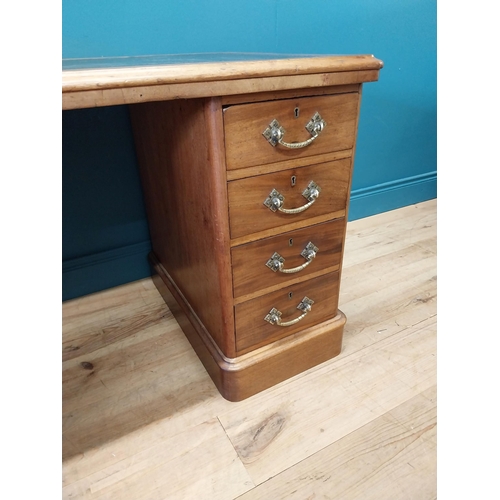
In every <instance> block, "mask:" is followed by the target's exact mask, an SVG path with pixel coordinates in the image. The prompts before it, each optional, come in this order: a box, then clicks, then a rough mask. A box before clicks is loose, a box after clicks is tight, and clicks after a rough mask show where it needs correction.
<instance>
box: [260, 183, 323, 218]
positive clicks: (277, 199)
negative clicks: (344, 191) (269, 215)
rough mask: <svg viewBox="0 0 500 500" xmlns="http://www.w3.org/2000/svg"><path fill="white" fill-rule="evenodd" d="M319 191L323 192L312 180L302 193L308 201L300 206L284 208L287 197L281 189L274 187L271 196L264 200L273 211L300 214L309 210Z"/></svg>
mask: <svg viewBox="0 0 500 500" xmlns="http://www.w3.org/2000/svg"><path fill="white" fill-rule="evenodd" d="M319 193H321V188H320V187H319V186H318V185H317V184H316V183H315V182H314V181H311V182H310V183H309V184H308V185H307V187H306V189H304V191H303V193H302V196H303V197H304V198H305V199H306V200H307V201H308V203H306V204H305V205H302V206H301V207H298V208H283V204H284V202H285V197H284V196H283V195H282V194H281V193H280V192H279V191H277V190H276V189H273V190H272V191H271V192H270V193H269V196H268V197H267V198H266V199H265V200H264V205H265V206H266V207H268V208H269V210H272V211H273V212H276V210H279V211H280V212H281V213H284V214H298V213H300V212H303V211H304V210H307V209H308V208H309V207H310V206H311V205H312V204H313V203H314V202H315V201H316V200H317V199H318V197H319Z"/></svg>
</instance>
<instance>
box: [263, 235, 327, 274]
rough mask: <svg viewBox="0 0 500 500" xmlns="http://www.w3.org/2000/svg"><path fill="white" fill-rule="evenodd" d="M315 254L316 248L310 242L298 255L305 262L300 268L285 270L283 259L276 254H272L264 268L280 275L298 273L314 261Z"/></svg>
mask: <svg viewBox="0 0 500 500" xmlns="http://www.w3.org/2000/svg"><path fill="white" fill-rule="evenodd" d="M317 253H318V247H317V246H316V245H314V244H313V243H312V242H311V241H310V242H309V243H308V244H307V245H306V247H305V248H304V250H302V252H301V253H300V255H302V257H304V259H306V262H304V264H302V265H301V266H297V267H292V268H291V269H285V268H284V265H285V259H284V257H282V256H281V255H280V254H279V253H278V252H274V253H273V255H272V256H271V258H270V259H269V260H268V261H267V262H266V266H267V267H268V268H269V269H271V271H274V272H276V271H279V272H280V273H286V274H291V273H298V272H299V271H302V269H305V268H306V267H307V266H308V265H309V264H310V263H311V262H312V261H313V260H314V257H316V254H317Z"/></svg>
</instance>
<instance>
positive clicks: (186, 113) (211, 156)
mask: <svg viewBox="0 0 500 500" xmlns="http://www.w3.org/2000/svg"><path fill="white" fill-rule="evenodd" d="M130 114H131V122H132V125H133V130H134V136H135V141H136V150H137V156H138V159H139V165H140V173H141V180H142V184H143V186H144V190H145V192H146V193H147V196H145V204H146V209H147V213H148V222H149V230H150V234H151V244H152V248H153V252H154V253H155V255H156V257H157V258H158V260H159V261H160V263H161V264H162V265H163V266H164V267H165V269H166V270H167V272H168V273H169V274H170V276H172V278H173V280H174V281H175V283H176V284H177V285H178V286H179V288H180V290H181V291H182V293H183V294H184V296H185V297H186V299H187V301H188V302H189V304H191V306H192V307H193V308H194V310H195V311H196V314H197V315H198V317H199V318H200V320H201V321H202V323H203V324H204V325H205V326H206V328H207V329H208V330H209V331H210V332H211V335H212V336H213V338H214V340H215V341H216V342H217V344H218V345H219V347H220V349H221V350H222V351H223V352H224V353H225V355H227V356H233V355H234V319H233V310H232V307H231V304H232V298H233V296H232V283H231V269H230V265H231V262H230V246H229V227H228V220H227V212H228V202H227V191H226V178H225V171H226V170H225V164H224V158H223V151H224V149H223V144H222V142H223V137H222V118H221V115H222V113H221V105H220V99H208V100H203V99H200V100H195V99H191V100H185V101H168V102H157V103H150V104H141V105H136V106H131V108H130ZM195 146H196V147H195ZM187 170H189V172H190V175H186V171H187ZM193 228H195V230H194V229H193Z"/></svg>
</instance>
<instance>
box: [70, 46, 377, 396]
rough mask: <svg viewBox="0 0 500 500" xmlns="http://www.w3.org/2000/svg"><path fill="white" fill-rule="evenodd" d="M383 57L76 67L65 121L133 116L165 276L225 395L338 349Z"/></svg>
mask: <svg viewBox="0 0 500 500" xmlns="http://www.w3.org/2000/svg"><path fill="white" fill-rule="evenodd" d="M381 68H382V62H381V61H380V60H378V59H376V58H375V57H373V56H370V55H359V56H318V57H300V56H293V57H283V56H276V55H274V56H273V55H253V56H252V55H242V54H215V55H214V54H212V55H191V56H150V57H130V58H117V59H91V60H66V61H64V64H63V85H62V98H63V109H76V108H89V107H96V106H112V105H121V104H127V105H129V109H130V117H131V122H132V127H133V130H134V136H135V143H136V151H137V157H138V160H139V165H140V174H141V179H142V185H143V190H144V195H145V203H146V211H147V214H148V223H149V228H150V234H151V244H152V253H151V255H150V262H151V265H152V268H153V269H154V273H153V279H154V282H155V284H156V286H157V288H158V290H159V291H160V293H161V294H162V296H163V298H164V299H165V301H166V302H167V304H168V306H169V307H170V309H171V311H172V312H173V314H174V316H175V317H176V319H177V321H178V322H179V324H180V326H181V328H182V330H183V331H184V333H185V334H186V336H187V338H188V339H189V341H190V343H191V345H192V346H193V348H194V350H195V351H196V353H197V355H198V356H199V358H200V359H201V361H202V362H203V364H204V366H205V368H206V370H207V371H208V373H209V374H210V376H211V377H212V379H213V381H214V383H215V385H216V386H217V388H218V389H219V391H220V392H221V394H222V395H223V396H224V397H225V398H226V399H228V400H230V401H240V400H242V399H245V398H247V397H249V396H251V395H253V394H255V393H257V392H259V391H262V390H264V389H266V388H268V387H270V386H272V385H274V384H277V383H279V382H281V381H283V380H285V379H287V378H289V377H292V376H293V375H296V374H298V373H300V372H302V371H304V370H307V369H308V368H311V367H313V366H315V365H317V364H319V363H322V362H324V361H326V360H328V359H330V358H333V357H334V356H336V355H337V354H339V353H340V350H341V345H342V333H343V329H344V324H345V322H346V318H345V316H344V314H343V313H342V312H341V311H340V310H339V309H338V297H339V285H340V277H341V271H342V257H343V251H344V238H345V231H346V223H347V210H348V205H349V193H350V187H351V178H352V169H353V158H354V150H355V144H356V132H357V125H358V116H359V109H360V101H361V87H362V84H363V83H365V82H373V81H376V80H378V75H379V70H380V69H381Z"/></svg>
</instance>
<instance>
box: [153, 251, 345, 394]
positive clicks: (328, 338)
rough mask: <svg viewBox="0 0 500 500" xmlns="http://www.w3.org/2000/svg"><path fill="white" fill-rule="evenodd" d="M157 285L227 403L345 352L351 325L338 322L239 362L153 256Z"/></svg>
mask: <svg viewBox="0 0 500 500" xmlns="http://www.w3.org/2000/svg"><path fill="white" fill-rule="evenodd" d="M149 258H150V261H151V265H152V267H153V270H154V272H153V281H154V283H155V285H156V287H157V289H158V291H159V292H160V294H161V295H162V297H163V299H164V300H165V302H166V303H167V305H168V307H169V309H170V310H171V312H172V314H173V315H174V317H175V318H176V320H177V322H178V323H179V325H180V327H181V329H182V331H183V332H184V334H185V335H186V337H187V339H188V340H189V342H190V343H191V346H192V347H193V349H194V350H195V352H196V354H197V355H198V357H199V359H200V360H201V362H202V363H203V365H204V367H205V369H206V370H207V372H208V374H209V375H210V377H211V378H212V380H213V382H214V384H215V385H216V387H217V388H218V390H219V392H220V393H221V394H222V396H223V397H224V398H225V399H227V400H228V401H233V402H236V401H241V400H243V399H246V398H248V397H250V396H253V395H254V394H257V393H258V392H261V391H263V390H265V389H268V388H269V387H272V386H274V385H276V384H278V383H280V382H283V381H284V380H287V379H289V378H291V377H293V376H294V375H298V374H299V373H302V372H304V371H306V370H308V369H309V368H312V367H314V366H317V365H319V364H320V363H323V362H325V361H328V360H330V359H331V358H333V357H335V356H337V355H338V354H340V351H341V348H342V335H343V331H344V325H345V323H346V317H345V315H344V314H343V313H342V312H341V311H340V310H339V311H338V314H337V316H336V317H335V318H333V319H331V320H328V321H325V322H323V323H320V324H319V325H316V326H313V327H311V328H308V329H306V330H303V331H301V332H299V333H296V334H292V335H290V336H289V337H285V338H284V339H281V340H278V341H276V342H273V343H272V344H269V345H267V346H264V347H261V348H259V349H256V350H255V351H252V352H250V353H247V354H243V355H242V356H239V357H237V358H227V357H226V356H224V354H223V353H222V352H221V351H220V350H219V348H218V347H217V345H216V344H215V343H214V341H213V340H212V338H211V337H210V335H209V333H208V332H207V331H206V329H205V327H204V326H203V324H202V323H201V322H200V320H199V319H198V317H197V316H196V314H195V313H194V312H193V310H192V309H191V307H190V306H189V304H188V303H187V301H186V300H185V299H184V297H183V295H182V293H181V292H180V290H179V289H178V287H177V286H176V285H175V283H174V282H173V281H172V280H171V278H170V276H169V275H168V273H167V272H166V271H165V269H164V268H163V266H162V265H161V264H160V263H159V262H158V260H157V259H156V257H155V256H154V254H150V256H149Z"/></svg>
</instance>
